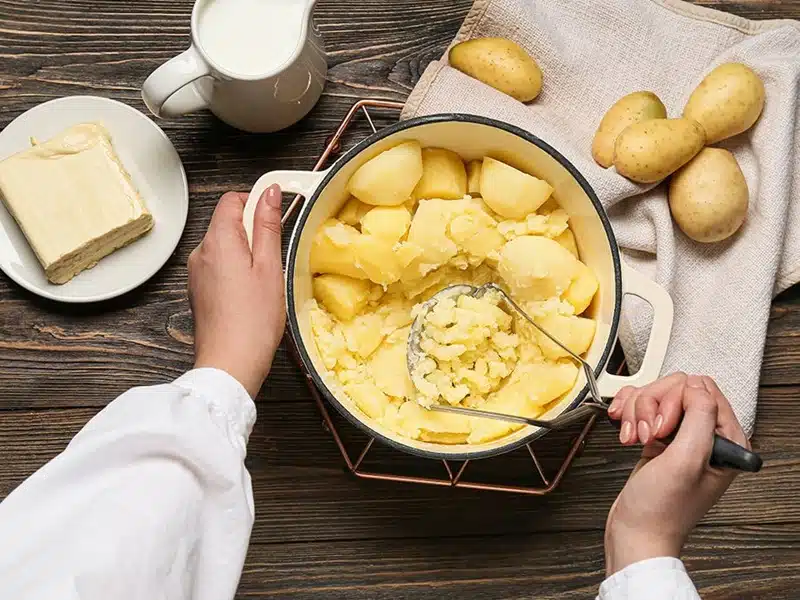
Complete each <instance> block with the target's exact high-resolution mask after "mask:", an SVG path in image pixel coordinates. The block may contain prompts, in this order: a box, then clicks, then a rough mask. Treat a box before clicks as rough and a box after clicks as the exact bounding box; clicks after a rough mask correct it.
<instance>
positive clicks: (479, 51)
mask: <svg viewBox="0 0 800 600" xmlns="http://www.w3.org/2000/svg"><path fill="white" fill-rule="evenodd" d="M448 60H449V61H450V65H451V66H452V67H454V68H456V69H458V70H459V71H461V72H463V73H466V74H467V75H469V76H470V77H474V78H475V79H477V80H478V81H482V82H483V83H485V84H486V85H489V86H491V87H493V88H494V89H496V90H500V91H501V92H503V93H504V94H508V95H509V96H511V97H512V98H516V99H517V100H519V101H520V102H529V101H530V100H533V99H534V98H536V96H538V95H539V92H540V91H541V90H542V70H541V69H540V68H539V65H537V64H536V61H534V60H533V58H532V57H531V56H530V55H529V54H528V53H527V52H526V51H525V50H524V49H522V48H521V47H520V46H519V45H518V44H516V43H514V42H512V41H511V40H507V39H505V38H478V39H474V40H468V41H466V42H461V43H460V44H456V45H455V46H453V47H452V48H450V53H449V54H448Z"/></svg>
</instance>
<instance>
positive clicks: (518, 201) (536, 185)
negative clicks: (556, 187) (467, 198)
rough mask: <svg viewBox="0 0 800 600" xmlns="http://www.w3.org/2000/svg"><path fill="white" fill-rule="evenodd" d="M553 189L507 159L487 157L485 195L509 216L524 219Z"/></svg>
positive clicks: (490, 204) (491, 204) (483, 173)
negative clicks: (503, 160)
mask: <svg viewBox="0 0 800 600" xmlns="http://www.w3.org/2000/svg"><path fill="white" fill-rule="evenodd" d="M552 193H553V188H552V186H551V185H550V184H549V183H547V182H546V181H544V180H542V179H537V178H536V177H534V176H533V175H528V174H527V173H523V172H522V171H520V170H518V169H515V168H514V167H512V166H510V165H507V164H506V163H504V162H500V161H499V160H495V159H493V158H489V157H488V156H487V157H486V158H484V159H483V167H482V168H481V196H482V197H483V201H484V202H486V205H487V206H488V207H489V208H491V209H492V210H493V211H494V212H496V213H497V214H498V215H500V216H501V217H505V218H506V219H524V218H525V217H527V216H528V215H529V214H531V213H532V212H535V211H536V209H537V208H539V207H540V206H541V205H542V204H544V203H545V201H546V200H547V199H548V198H549V197H550V195H551V194H552Z"/></svg>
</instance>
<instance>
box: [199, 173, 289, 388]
mask: <svg viewBox="0 0 800 600" xmlns="http://www.w3.org/2000/svg"><path fill="white" fill-rule="evenodd" d="M247 196H248V195H247V194H238V193H234V192H228V193H227V194H225V195H224V196H222V198H221V199H220V201H219V203H218V204H217V208H216V209H215V210H214V215H213V217H211V224H210V225H209V227H208V231H207V232H206V235H205V237H204V238H203V241H202V242H201V243H200V245H199V246H198V247H197V248H195V249H194V251H193V252H192V254H191V256H190V257H189V302H190V303H191V305H192V312H193V313H194V329H195V336H194V345H195V368H201V367H214V368H217V369H222V370H223V371H226V372H227V373H229V374H230V375H232V376H233V377H235V378H236V379H238V380H239V382H240V383H241V384H242V385H243V386H244V387H245V389H246V390H247V391H248V393H249V394H250V396H251V397H255V395H256V394H257V393H258V390H259V389H260V388H261V385H262V384H263V383H264V379H265V378H266V377H267V374H268V373H269V370H270V367H271V365H272V359H273V357H274V356H275V351H276V350H277V348H278V344H279V343H280V341H281V338H282V337H283V329H284V325H285V323H286V309H285V304H284V292H283V270H282V268H281V190H280V188H279V187H278V186H277V185H275V186H272V187H270V188H268V189H267V190H266V191H265V192H264V194H263V195H262V196H261V198H259V200H258V205H257V207H256V211H255V221H254V223H253V250H252V252H251V251H250V247H249V245H248V243H247V235H246V234H245V230H244V225H243V223H242V215H243V213H244V206H245V203H246V202H247Z"/></svg>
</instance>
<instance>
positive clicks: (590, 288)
mask: <svg viewBox="0 0 800 600" xmlns="http://www.w3.org/2000/svg"><path fill="white" fill-rule="evenodd" d="M599 287H600V283H599V282H598V281H597V276H596V275H595V274H594V271H592V270H591V269H590V268H589V267H587V266H586V265H585V264H583V263H582V262H578V268H577V272H576V276H575V279H573V280H572V283H571V284H570V286H569V287H568V288H567V291H566V292H565V293H564V295H563V296H562V298H563V299H564V300H566V301H567V302H569V303H570V304H571V305H572V307H573V308H574V309H575V314H576V315H579V314H581V313H583V312H584V311H585V310H586V309H587V308H589V305H590V304H591V303H592V299H593V298H594V295H595V294H596V293H597V289H598V288H599Z"/></svg>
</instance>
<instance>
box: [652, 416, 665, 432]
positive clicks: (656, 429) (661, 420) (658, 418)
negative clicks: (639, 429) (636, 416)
mask: <svg viewBox="0 0 800 600" xmlns="http://www.w3.org/2000/svg"><path fill="white" fill-rule="evenodd" d="M663 424H664V417H662V416H661V415H656V422H655V423H654V426H655V427H654V428H653V437H655V436H657V435H658V432H659V431H661V426H662V425H663Z"/></svg>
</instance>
